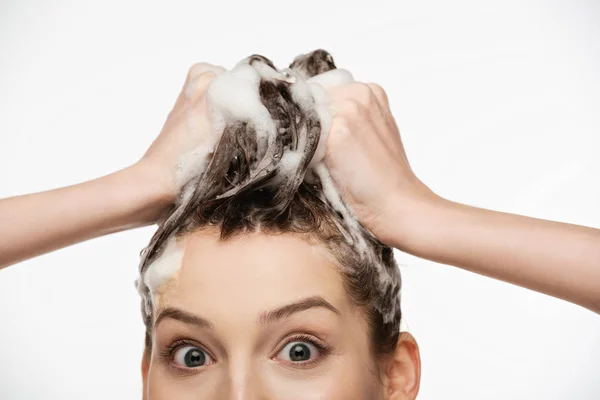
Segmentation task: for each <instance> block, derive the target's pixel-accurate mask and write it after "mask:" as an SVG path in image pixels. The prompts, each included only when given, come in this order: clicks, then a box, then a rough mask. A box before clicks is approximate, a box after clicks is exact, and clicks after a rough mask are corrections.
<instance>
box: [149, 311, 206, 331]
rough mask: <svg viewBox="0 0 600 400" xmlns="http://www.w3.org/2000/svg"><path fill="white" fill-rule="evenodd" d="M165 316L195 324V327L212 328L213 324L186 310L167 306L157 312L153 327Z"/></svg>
mask: <svg viewBox="0 0 600 400" xmlns="http://www.w3.org/2000/svg"><path fill="white" fill-rule="evenodd" d="M165 318H170V319H174V320H177V321H181V322H184V323H186V324H189V325H195V326H196V327H198V328H202V329H210V330H213V329H214V327H213V324H211V323H210V322H209V321H208V320H207V319H204V318H202V317H199V316H197V315H194V314H192V313H189V312H187V311H183V310H181V309H179V308H173V307H167V308H165V309H164V310H162V311H161V312H160V314H158V317H157V318H156V322H155V323H154V327H155V328H156V327H157V326H158V324H159V322H160V321H162V320H163V319H165Z"/></svg>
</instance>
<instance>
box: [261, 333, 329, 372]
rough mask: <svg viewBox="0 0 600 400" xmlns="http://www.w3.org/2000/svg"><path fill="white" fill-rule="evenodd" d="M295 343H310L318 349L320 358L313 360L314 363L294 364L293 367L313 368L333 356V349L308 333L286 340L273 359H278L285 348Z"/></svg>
mask: <svg viewBox="0 0 600 400" xmlns="http://www.w3.org/2000/svg"><path fill="white" fill-rule="evenodd" d="M293 342H307V343H310V344H311V345H313V346H315V347H316V348H317V350H319V357H318V358H317V359H315V360H312V361H304V362H296V363H293V364H292V365H294V366H295V367H296V368H309V367H311V366H314V365H315V364H318V363H320V362H322V361H323V359H325V358H326V357H327V356H329V355H330V354H331V347H330V346H329V345H327V344H326V343H324V342H323V341H321V340H319V339H317V338H315V337H314V336H312V335H309V334H306V333H300V334H296V335H292V336H290V337H288V338H286V340H285V341H284V342H283V343H282V344H281V345H280V346H278V347H277V350H276V352H275V356H274V357H272V359H275V358H276V357H277V355H278V354H279V353H280V352H281V351H282V350H283V349H284V348H285V346H287V345H288V344H290V343H293Z"/></svg>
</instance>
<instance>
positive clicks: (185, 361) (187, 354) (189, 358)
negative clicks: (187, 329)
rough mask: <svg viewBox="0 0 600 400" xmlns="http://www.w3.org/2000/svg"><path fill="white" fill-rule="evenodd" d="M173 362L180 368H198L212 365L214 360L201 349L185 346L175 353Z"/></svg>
mask: <svg viewBox="0 0 600 400" xmlns="http://www.w3.org/2000/svg"><path fill="white" fill-rule="evenodd" d="M173 362H174V363H175V365H177V366H178V367H180V368H198V367H203V366H205V365H208V364H211V363H212V359H211V358H210V356H209V355H208V354H206V352H205V351H204V350H202V349H201V348H199V347H194V346H184V347H180V348H179V349H177V351H175V354H174V355H173Z"/></svg>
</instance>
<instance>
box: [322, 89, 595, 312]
mask: <svg viewBox="0 0 600 400" xmlns="http://www.w3.org/2000/svg"><path fill="white" fill-rule="evenodd" d="M330 94H331V98H332V103H331V108H332V110H333V111H334V113H335V117H334V118H333V120H332V127H331V129H330V133H329V138H328V142H327V152H326V156H325V161H326V163H327V165H328V167H329V169H330V171H331V175H332V177H333V178H334V181H335V182H336V185H337V186H338V188H339V189H340V190H341V192H342V196H343V197H344V200H345V201H346V202H347V203H348V204H349V205H350V207H351V208H352V209H353V210H354V212H355V214H356V215H357V216H358V218H359V220H360V221H361V223H362V224H363V225H364V226H366V227H367V228H368V229H370V230H371V232H373V233H374V234H375V235H376V236H377V237H378V238H379V240H381V241H382V242H384V243H386V244H388V245H390V246H394V247H396V248H398V249H400V250H403V251H405V252H407V253H411V254H413V255H416V256H418V257H421V258H425V259H429V260H432V261H436V262H439V263H443V264H449V265H454V266H456V267H460V268H464V269H467V270H469V271H472V272H476V273H479V274H482V275H486V276H489V277H493V278H496V279H500V280H503V281H505V282H510V283H513V284H516V285H519V286H522V287H526V288H529V289H532V290H535V291H539V292H542V293H545V294H549V295H551V296H555V297H558V298H561V299H564V300H567V301H570V302H573V303H576V304H579V305H581V306H583V307H586V308H588V309H590V310H592V311H594V312H596V313H600V230H598V229H593V228H588V227H583V226H577V225H571V224H564V223H559V222H552V221H545V220H541V219H536V218H529V217H524V216H520V215H514V214H507V213H501V212H495V211H490V210H484V209H480V208H476V207H469V206H466V205H463V204H458V203H454V202H451V201H448V200H445V199H442V198H440V197H439V196H437V195H436V194H435V193H433V192H432V191H431V190H430V189H429V188H428V187H427V186H426V185H424V184H423V183H422V182H421V181H420V180H419V179H418V178H417V177H416V176H415V174H414V173H413V172H412V170H411V168H410V165H409V163H408V160H407V157H406V154H405V152H404V148H403V145H402V142H401V140H400V134H399V131H398V128H397V126H396V123H395V121H394V118H393V117H392V115H391V112H390V110H389V104H388V99H387V96H386V95H385V92H384V91H383V89H381V87H379V86H377V85H373V84H371V85H366V84H361V83H354V84H350V85H344V86H340V87H337V88H333V89H331V90H330Z"/></svg>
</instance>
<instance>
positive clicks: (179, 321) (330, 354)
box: [143, 229, 420, 400]
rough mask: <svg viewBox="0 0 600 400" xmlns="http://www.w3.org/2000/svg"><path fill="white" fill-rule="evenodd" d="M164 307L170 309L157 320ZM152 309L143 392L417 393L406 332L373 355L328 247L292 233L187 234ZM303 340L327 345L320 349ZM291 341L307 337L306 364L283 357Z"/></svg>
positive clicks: (296, 399)
mask: <svg viewBox="0 0 600 400" xmlns="http://www.w3.org/2000/svg"><path fill="white" fill-rule="evenodd" d="M232 278H233V279H232ZM306 299H311V301H309V303H310V304H306ZM316 299H319V300H318V301H317V300H316ZM303 301H304V307H303V308H305V309H298V310H297V312H288V313H281V314H280V315H279V317H278V318H272V319H271V320H269V321H262V322H261V318H262V319H264V316H265V315H269V311H272V310H278V309H282V307H285V306H287V305H290V304H297V303H298V302H300V303H302V302H303ZM321 302H326V303H323V304H325V306H323V305H321ZM329 305H330V306H331V307H332V308H333V310H332V308H330V306H329ZM173 309H176V310H178V312H177V313H175V315H174V316H167V317H161V313H162V314H163V316H164V315H165V314H164V313H165V312H166V313H167V315H173V312H172V310H173ZM165 310H171V311H165ZM181 313H185V314H186V315H188V314H189V315H193V316H196V317H198V318H202V319H204V320H206V322H208V323H209V324H210V325H211V327H210V328H208V327H206V326H203V324H198V323H197V322H196V321H190V320H189V319H188V318H181V315H180V314H181ZM271 314H273V313H271ZM154 315H155V316H156V317H155V324H156V325H155V330H154V332H153V348H152V354H151V356H149V355H147V356H148V357H150V358H151V361H150V362H149V363H145V364H144V367H143V375H144V377H145V379H144V384H145V388H146V390H145V392H146V393H147V398H151V399H182V400H183V399H197V398H202V399H288V400H300V399H302V400H313V399H327V400H337V399H340V400H352V399H372V400H379V399H414V398H415V397H416V395H417V393H418V389H419V381H420V358H419V351H418V347H417V345H416V342H415V341H414V338H412V336H410V335H409V334H407V333H405V334H404V336H403V337H402V338H401V340H400V341H399V344H398V347H397V351H396V353H395V354H394V356H393V357H392V358H390V359H388V360H385V361H376V360H375V358H374V357H373V356H372V354H371V351H370V339H369V337H368V334H367V332H368V329H367V325H366V324H367V323H366V320H365V316H364V315H363V312H362V309H361V308H359V307H357V306H355V305H353V303H352V302H351V301H350V298H349V297H348V295H347V294H346V291H345V288H344V286H343V282H342V277H341V275H340V273H339V270H338V267H337V266H336V265H334V264H332V262H331V257H330V255H329V254H327V250H326V249H325V248H324V247H323V246H322V245H320V244H318V243H312V244H311V243H309V242H308V241H307V240H304V239H303V238H301V237H298V236H296V235H293V234H282V235H275V236H271V235H266V234H262V233H252V234H244V235H240V236H236V237H233V238H231V239H228V240H227V241H224V242H220V241H219V236H218V232H217V231H216V230H206V229H205V230H202V231H199V232H196V233H194V234H192V235H190V236H188V237H187V238H186V240H185V253H184V256H183V261H182V266H181V270H180V272H179V275H178V277H177V278H176V279H174V280H172V281H171V282H170V283H169V284H168V285H167V286H166V288H165V289H164V291H163V292H162V293H161V296H160V301H159V302H158V304H157V305H156V310H155V314H154ZM156 321H158V323H156ZM298 335H302V336H301V337H300V338H298ZM306 337H308V338H315V340H317V341H318V343H320V344H324V345H325V346H326V347H327V349H328V350H327V351H322V352H319V350H318V349H317V347H314V346H313V345H312V344H311V342H310V341H309V340H307V339H306ZM182 339H183V340H186V342H185V343H182V344H180V346H179V347H178V348H177V347H176V349H175V350H174V354H173V353H172V354H171V355H165V350H166V349H169V348H170V347H171V346H172V345H173V343H174V342H176V341H177V340H182ZM188 341H189V342H188ZM295 342H302V343H307V344H308V346H309V348H310V350H311V356H310V358H309V360H308V361H303V362H292V361H291V359H290V357H289V350H290V349H289V347H290V346H286V345H287V344H289V343H295ZM194 348H196V349H204V350H205V351H206V352H207V353H208V354H210V359H208V360H207V361H206V364H205V365H204V366H199V367H196V368H189V367H186V364H185V363H184V362H183V360H184V354H185V353H186V352H188V351H191V350H193V349H194ZM286 349H287V350H286ZM182 368H183V369H182ZM340 382H344V384H340Z"/></svg>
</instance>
